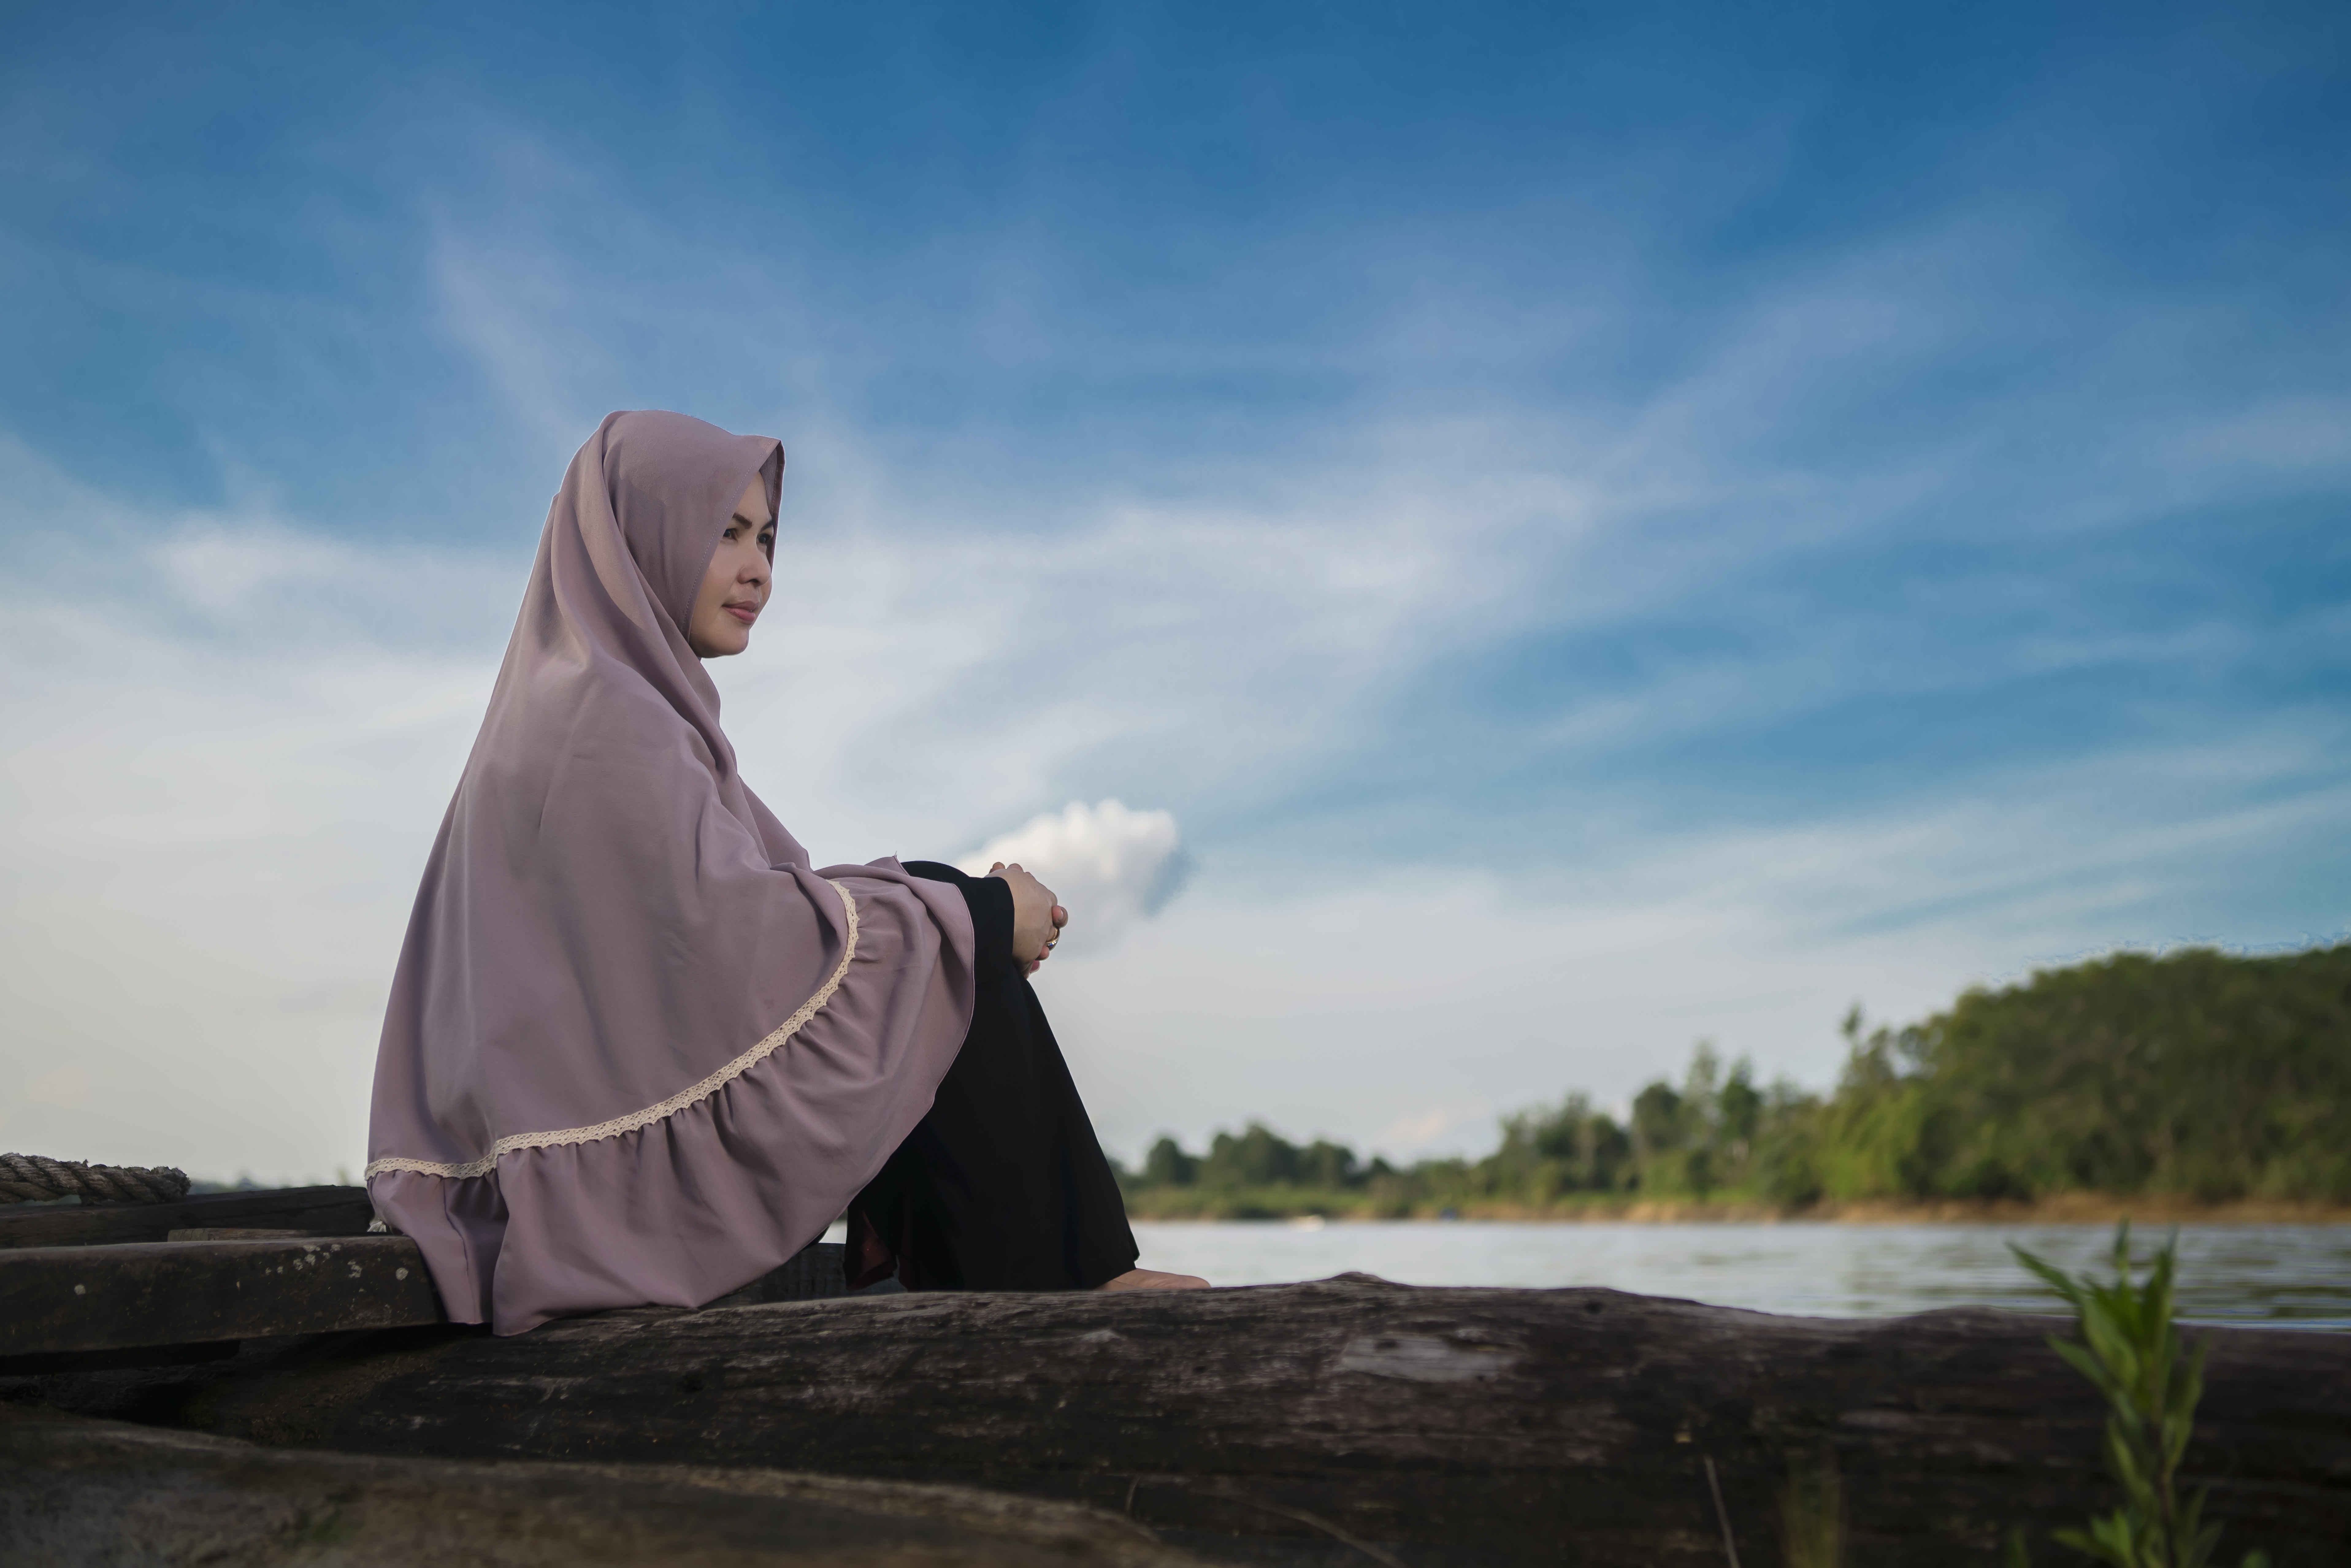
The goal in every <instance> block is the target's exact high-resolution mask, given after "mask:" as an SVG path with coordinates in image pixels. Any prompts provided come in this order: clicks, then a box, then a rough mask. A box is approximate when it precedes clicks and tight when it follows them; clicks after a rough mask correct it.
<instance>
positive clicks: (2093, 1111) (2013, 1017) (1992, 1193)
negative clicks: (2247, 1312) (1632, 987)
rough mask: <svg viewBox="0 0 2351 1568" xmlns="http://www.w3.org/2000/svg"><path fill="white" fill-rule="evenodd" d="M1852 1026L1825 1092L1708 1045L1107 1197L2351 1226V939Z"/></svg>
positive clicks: (2078, 976) (2124, 965)
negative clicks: (1630, 1081)
mask: <svg viewBox="0 0 2351 1568" xmlns="http://www.w3.org/2000/svg"><path fill="white" fill-rule="evenodd" d="M1844 1037H1845V1040H1846V1046H1847V1053H1846V1061H1845V1067H1844V1073H1843V1075H1842V1077H1841V1078H1840V1080H1839V1082H1838V1083H1837V1085H1836V1087H1835V1088H1834V1090H1832V1091H1831V1092H1828V1093H1827V1094H1816V1093H1813V1092H1809V1091H1806V1090H1804V1089H1802V1087H1800V1086H1798V1085H1796V1084H1794V1083H1792V1082H1787V1081H1785V1080H1782V1081H1780V1082H1774V1083H1772V1084H1770V1085H1768V1086H1763V1087H1759V1086H1758V1085H1757V1084H1756V1083H1755V1082H1754V1079H1753V1071H1752V1069H1751V1067H1750V1064H1749V1063H1748V1062H1747V1061H1745V1060H1743V1059H1742V1060H1740V1061H1736V1062H1732V1063H1730V1064H1729V1066H1728V1067H1727V1068H1726V1066H1725V1064H1724V1063H1723V1061H1722V1060H1721V1058H1720V1057H1719V1054H1718V1053H1717V1052H1716V1051H1715V1050H1714V1048H1713V1047H1712V1046H1711V1045H1710V1044H1708V1043H1707V1042H1704V1041H1701V1042H1700V1043H1699V1044H1698V1048H1697V1050H1696V1051H1695V1052H1694V1053H1693V1055H1692V1059H1691V1061H1690V1064H1689V1067H1688V1069H1687V1071H1686V1072H1685V1073H1684V1074H1683V1077H1682V1080H1681V1082H1679V1083H1678V1084H1676V1083H1674V1082H1668V1081H1667V1080H1665V1079H1659V1080H1657V1081H1656V1082H1652V1083H1650V1084H1649V1085H1648V1086H1647V1087H1646V1088H1644V1089H1643V1090H1642V1091H1641V1092H1640V1093H1639V1094H1637V1095H1635V1097H1634V1100H1633V1103H1632V1106H1631V1111H1630V1113H1629V1114H1628V1115H1627V1116H1625V1118H1624V1119H1623V1120H1622V1121H1619V1120H1618V1119H1617V1118H1616V1117H1614V1116H1613V1115H1611V1114H1609V1113H1606V1112H1604V1111H1601V1110H1599V1109H1597V1108H1595V1107H1594V1105H1593V1103H1592V1101H1591V1099H1590V1097H1589V1096H1587V1095H1584V1094H1581V1093H1572V1094H1570V1095H1568V1096H1567V1097H1566V1098H1565V1099H1564V1100H1562V1101H1561V1102H1560V1103H1557V1104H1554V1105H1537V1106H1532V1107H1530V1108H1528V1109H1526V1110H1523V1111H1520V1112H1518V1113H1514V1114H1511V1115H1509V1116H1505V1117H1503V1118H1502V1119H1501V1123H1500V1127H1499V1132H1500V1134H1501V1136H1500V1142H1499V1145H1498V1146H1497V1147H1496V1148H1495V1149H1494V1150H1493V1151H1492V1152H1491V1153H1489V1154H1488V1155H1483V1156H1481V1157H1479V1158H1476V1159H1464V1158H1458V1157H1457V1158H1450V1159H1439V1160H1422V1161H1418V1162H1416V1163H1415V1164H1413V1165H1410V1166H1392V1165H1390V1164H1389V1163H1388V1162H1387V1161H1385V1160H1384V1159H1379V1158H1374V1159H1373V1160H1371V1161H1370V1162H1369V1163H1368V1164H1367V1163H1365V1162H1364V1161H1362V1160H1360V1159H1359V1158H1358V1157H1357V1155H1355V1152H1354V1151H1353V1149H1351V1148H1349V1147H1347V1146H1346V1145H1341V1144H1333V1143H1331V1142H1328V1141H1325V1140H1320V1139H1318V1140H1316V1141H1315V1142H1313V1143H1311V1144H1307V1145H1298V1144H1293V1143H1290V1141H1289V1140H1288V1139H1286V1138H1284V1137H1282V1136H1280V1134H1276V1133H1274V1132H1273V1131H1271V1130H1270V1129H1269V1128H1267V1127H1266V1126H1264V1125H1263V1124H1259V1123H1251V1124H1249V1126H1248V1127H1246V1128H1245V1129H1244V1130H1243V1131H1241V1132H1240V1133H1238V1134H1235V1133H1226V1132H1219V1133H1217V1134H1216V1136H1215V1138H1214V1139H1213V1140H1212V1141H1211V1143H1210V1145H1209V1147H1208V1149H1207V1152H1206V1153H1205V1154H1199V1155H1195V1154H1192V1153H1190V1152H1188V1151H1186V1149H1184V1148H1183V1147H1182V1145H1179V1144H1178V1143H1177V1142H1176V1141H1175V1139H1173V1138H1165V1137H1163V1138H1161V1139H1160V1140H1159V1141H1158V1143H1157V1144H1156V1145H1154V1146H1153V1148H1152V1150H1151V1152H1150V1155H1149V1156H1148V1157H1147V1158H1146V1159H1145V1160H1144V1166H1143V1169H1141V1170H1140V1171H1129V1170H1127V1169H1125V1168H1123V1167H1119V1168H1118V1176H1119V1184H1120V1186H1121V1188H1122V1189H1123V1191H1124V1193H1125V1195H1126V1206H1127V1213H1128V1215H1129V1217H1130V1218H1134V1219H1140V1220H1231V1219H1269V1220H1271V1219H1314V1218H1320V1219H1325V1220H1349V1219H1441V1218H1459V1219H1473V1220H1474V1219H1484V1220H1521V1221H1524V1220H1543V1221H1557V1222H1562V1223H1575V1222H1592V1223H1611V1222H1613V1223H1624V1222H1652V1223H1668V1224H1670V1223H1706V1222H1722V1221H1738V1222H1750V1223H1753V1222H1762V1223H1770V1222H1778V1221H1788V1220H1798V1221H1836V1222H1844V1223H1857V1224H1871V1223H1876V1224H1917V1223H1959V1224H1965V1223H2008V1224H2016V1223H2044V1224H2070V1223H2080V1224H2091V1223H2097V1224H2112V1223H2114V1222H2115V1221H2116V1220H2118V1219H2121V1218H2131V1219H2134V1220H2137V1221H2138V1222H2140V1223H2142V1224H2145V1223H2149V1222H2153V1223H2157V1224H2163V1223H2174V1222H2182V1221H2197V1222H2208V1223H2242V1224H2262V1223H2326V1224H2342V1223H2351V942H2345V943H2338V944H2335V945H2334V946H2325V947H2314V948H2309V949H2305V950H2304V951H2301V952H2297V953H2289V954H2283V955H2268V956H2238V955H2232V954H2227V953H2221V952H2218V951H2215V950H2213V949H2210V948H2186V949H2181V950H2179V951H2175V952H2172V953H2168V954H2165V955H2163V956H2151V955H2147V954H2143V953H2116V954H2112V955H2109V956H2105V957H2103V958H2098V959H2095V960H2092V961H2090V962H2086V963H2082V964H2076V965H2072V966H2068V967H2063V968H2054V969H2044V970H2040V971H2036V972H2035V973H2034V974H2033V975H2032V977H2031V978H2029V979H2028V980H2026V981H2025V982H2023V983H2022V984H2021V985H2016V986H2011V987H2007V988H2001V989H1999V990H1990V989H1984V988H1976V989H1971V990H1970V991H1968V992H1967V993H1965V994H1964V995H1962V996H1961V997H1960V998H1959V999H1958V1000H1957V1001H1956V1002H1954V1003H1953V1004H1952V1005H1951V1007H1950V1008H1949V1009H1946V1010H1945V1011H1942V1012H1938V1013H1937V1014H1935V1015H1933V1016H1932V1017H1930V1018H1928V1019H1925V1020H1924V1021H1922V1022H1919V1023H1916V1024H1908V1025H1903V1026H1900V1027H1898V1028H1897V1027H1888V1026H1884V1025H1881V1026H1878V1027H1876V1028H1874V1029H1872V1028H1869V1027H1868V1026H1867V1024H1866V1022H1865V1019H1863V1017H1862V1014H1861V1011H1860V1009H1858V1008H1856V1009H1854V1011H1853V1012H1851V1013H1850V1014H1848V1015H1847V1016H1846V1018H1845V1020H1844Z"/></svg>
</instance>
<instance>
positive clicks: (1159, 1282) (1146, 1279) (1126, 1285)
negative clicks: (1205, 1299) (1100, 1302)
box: [1094, 1269, 1208, 1291]
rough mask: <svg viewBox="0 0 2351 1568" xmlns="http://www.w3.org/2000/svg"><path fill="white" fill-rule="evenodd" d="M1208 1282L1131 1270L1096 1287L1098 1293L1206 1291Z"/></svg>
mask: <svg viewBox="0 0 2351 1568" xmlns="http://www.w3.org/2000/svg"><path fill="white" fill-rule="evenodd" d="M1207 1288H1208V1281H1206V1280H1203V1279H1201V1278H1199V1277H1198V1276H1197V1275H1195V1274H1163V1273H1161V1272H1160V1271H1159V1270H1156V1269H1129V1270H1127V1271H1126V1272H1125V1273H1123V1274H1121V1275H1120V1276H1119V1277H1118V1278H1117V1279H1115V1280H1109V1281H1104V1282H1102V1284H1099V1285H1096V1286H1095V1287H1094V1289H1095V1290H1097V1291H1205V1290H1207Z"/></svg>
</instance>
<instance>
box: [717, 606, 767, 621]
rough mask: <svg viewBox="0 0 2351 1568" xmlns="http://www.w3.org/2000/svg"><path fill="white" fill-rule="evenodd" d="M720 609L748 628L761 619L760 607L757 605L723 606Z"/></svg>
mask: <svg viewBox="0 0 2351 1568" xmlns="http://www.w3.org/2000/svg"><path fill="white" fill-rule="evenodd" d="M719 608H720V609H722V610H724V611H726V613H727V614H729V615H732V616H733V617H735V619H736V620H737V621H740V622H743V624H744V625H746V626H748V625H749V624H751V622H754V621H757V620H758V618H759V607H758V605H756V604H722V605H720V606H719Z"/></svg>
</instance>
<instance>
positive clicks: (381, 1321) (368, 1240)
mask: <svg viewBox="0 0 2351 1568" xmlns="http://www.w3.org/2000/svg"><path fill="white" fill-rule="evenodd" d="M440 1321H441V1305H440V1301H439V1300H438V1299H437V1298H436V1297H435V1296H434V1293H433V1285H432V1281H429V1280H428V1279H426V1277H425V1273H424V1257H423V1253H422V1252H420V1251H418V1250H417V1247H416V1243H415V1242H413V1241H411V1240H410V1239H408V1238H406V1237H404V1236H354V1237H350V1238H346V1239H340V1240H338V1239H331V1238H320V1239H316V1240H306V1241H188V1242H171V1241H163V1242H131V1243H127V1244H125V1245H121V1246H114V1247H24V1248H17V1249H14V1250H12V1251H7V1252H0V1356H21V1355H40V1354H58V1353H62V1352H67V1351H92V1350H120V1349H124V1348H128V1347H131V1346H136V1345H165V1344H173V1345H176V1344H193V1343H203V1342H206V1341H213V1340H230V1339H254V1338H260V1337H264V1336H267V1335H275V1334H302V1333H333V1332H335V1331H338V1330H344V1329H383V1328H402V1327H406V1326H409V1325H412V1324H416V1323H433V1322H440Z"/></svg>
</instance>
